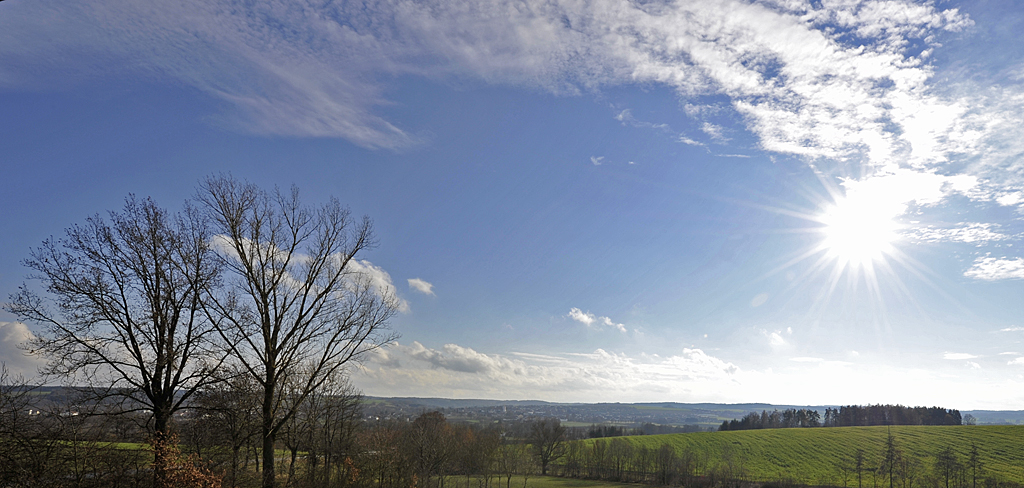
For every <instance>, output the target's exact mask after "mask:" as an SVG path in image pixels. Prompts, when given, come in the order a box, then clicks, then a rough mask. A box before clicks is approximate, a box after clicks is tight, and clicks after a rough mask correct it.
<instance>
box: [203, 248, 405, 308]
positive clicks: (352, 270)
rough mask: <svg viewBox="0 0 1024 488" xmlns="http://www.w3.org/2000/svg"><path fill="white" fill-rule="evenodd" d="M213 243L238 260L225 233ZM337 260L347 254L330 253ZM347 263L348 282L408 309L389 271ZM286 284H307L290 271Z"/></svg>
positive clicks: (305, 258)
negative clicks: (368, 289) (366, 288)
mask: <svg viewBox="0 0 1024 488" xmlns="http://www.w3.org/2000/svg"><path fill="white" fill-rule="evenodd" d="M211 241H212V242H211V244H212V246H213V248H214V249H216V250H217V251H218V252H220V253H222V254H224V255H225V256H227V257H230V258H233V259H239V255H238V253H237V252H236V251H235V249H234V247H232V245H231V243H230V241H229V239H228V238H227V237H225V236H223V235H218V236H214V237H213V238H212V240H211ZM244 245H246V246H252V248H253V249H255V245H254V244H253V243H252V242H251V241H248V240H245V241H244ZM267 251H273V252H275V253H277V254H279V255H280V257H281V259H282V260H285V258H286V257H285V255H284V253H283V252H282V251H280V250H277V249H276V248H267ZM259 253H263V251H262V250H261V251H259V252H256V251H252V252H250V255H257V254H259ZM331 257H332V259H334V260H335V263H336V264H337V265H338V266H341V264H342V263H343V262H345V256H344V255H342V254H335V255H333V256H331ZM308 260H309V256H305V255H301V254H295V255H293V256H292V264H295V265H298V264H301V263H303V262H306V261H308ZM345 266H346V275H345V278H347V279H348V280H349V282H348V284H349V285H351V286H363V285H369V288H370V289H371V290H372V291H374V292H376V294H377V295H379V296H380V297H382V298H384V299H386V300H394V303H395V305H396V306H397V308H398V310H399V311H400V312H403V313H407V312H409V302H408V301H406V300H405V299H403V298H401V296H399V295H398V290H397V289H396V288H395V284H394V283H393V282H392V281H391V275H390V274H388V272H387V271H385V270H384V269H383V268H381V267H380V266H375V265H374V264H373V263H371V262H370V261H367V260H365V259H364V260H359V259H349V260H348V261H347V264H346V265H345ZM284 283H285V284H286V285H288V286H291V287H293V288H295V289H302V288H305V287H306V286H308V285H307V284H306V283H305V282H304V281H303V280H302V279H301V278H297V277H295V276H292V275H291V274H290V273H285V276H284Z"/></svg>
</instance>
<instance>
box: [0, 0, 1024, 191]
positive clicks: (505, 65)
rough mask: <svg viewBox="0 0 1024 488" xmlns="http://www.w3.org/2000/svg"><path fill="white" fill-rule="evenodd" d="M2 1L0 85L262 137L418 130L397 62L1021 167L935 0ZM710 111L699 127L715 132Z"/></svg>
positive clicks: (955, 28)
mask: <svg viewBox="0 0 1024 488" xmlns="http://www.w3.org/2000/svg"><path fill="white" fill-rule="evenodd" d="M5 7H7V6H6V5H5ZM5 14H6V15H5V16H4V20H0V27H3V28H2V29H0V32H3V34H0V41H2V42H0V46H4V47H3V48H0V59H2V60H3V61H4V62H3V63H0V66H3V68H0V83H4V84H5V85H8V86H11V85H15V86H17V85H20V86H30V85H31V84H32V83H37V82H38V81H39V78H40V76H46V74H47V73H52V71H48V70H47V64H46V63H50V62H54V60H61V61H60V66H61V70H62V73H64V72H66V71H67V70H71V71H75V72H78V73H81V74H84V75H91V76H108V75H109V73H110V72H122V73H123V72H130V73H133V74H139V73H142V74H144V75H146V76H152V77H154V78H170V79H173V80H177V81H178V82H182V83H185V84H186V85H189V86H193V87H196V88H199V89H200V90H202V91H204V92H206V93H207V94H209V95H210V96H212V97H214V98H217V99H219V100H221V101H222V102H223V104H224V107H225V113H224V117H225V119H224V120H225V123H228V124H231V125H232V126H234V127H236V128H239V129H241V130H245V131H250V132H255V133H261V134H279V135H292V136H314V137H344V138H347V139H349V140H351V141H353V142H355V143H357V144H361V145H365V146H368V147H399V146H402V145H408V144H412V143H415V142H416V140H417V137H416V136H415V135H412V134H409V133H407V132H406V131H404V130H402V129H401V128H399V127H396V126H395V125H393V124H392V123H391V122H389V121H388V120H386V119H385V118H384V117H382V116H381V115H379V114H378V112H379V111H378V107H380V106H381V105H383V104H386V103H387V100H386V97H385V96H384V91H385V89H386V86H387V80H388V79H391V78H393V77H394V76H396V75H398V76H403V75H408V76H419V77H424V78H429V79H436V80H447V79H460V78H471V79H476V80H482V81H484V82H487V83H497V84H507V85H515V86H533V87H540V88H542V89H545V90H548V91H551V92H554V93H560V94H574V93H580V92H584V91H589V90H596V89H600V88H601V87H605V86H615V85H623V84H633V83H654V84H659V85H665V86H669V87H671V88H673V89H675V90H676V91H678V93H680V95H681V96H683V97H684V98H693V99H697V98H699V97H701V96H704V95H723V96H725V97H726V98H727V99H728V101H729V102H728V105H726V106H725V107H726V110H729V111H731V112H733V113H734V114H736V115H738V116H740V117H741V118H742V121H743V127H744V128H745V129H746V130H749V131H751V132H752V133H754V134H755V135H756V136H757V137H758V139H759V144H760V146H761V147H762V148H763V149H765V150H767V151H772V152H778V153H785V154H794V155H802V156H806V157H810V158H831V159H837V160H850V159H852V160H862V161H864V162H866V163H868V164H869V165H874V166H879V165H880V166H886V165H890V166H892V165H897V163H896V161H905V162H906V163H905V165H906V166H907V167H910V168H914V169H915V170H918V171H926V172H927V171H931V169H933V168H932V166H934V165H936V164H940V163H943V162H945V161H948V160H949V158H950V157H953V156H955V155H962V154H968V153H973V154H978V156H977V157H975V158H974V159H973V161H974V163H975V164H974V167H973V168H972V169H973V171H975V172H978V173H985V172H986V171H988V170H990V169H992V168H996V167H997V168H998V169H999V171H1005V170H1006V169H1012V170H1013V171H1015V172H1016V173H1018V174H1020V173H1021V171H1020V169H1021V168H1020V167H1018V166H1017V163H1011V162H1010V159H1009V158H1008V155H1011V154H1015V153H1014V151H1015V150H1017V149H1020V148H1021V147H1022V146H1021V143H1017V142H1014V141H1017V140H1019V139H1021V138H1020V137H1019V136H1020V129H1019V124H1017V122H1019V119H1020V117H1021V116H1020V115H1018V114H1020V113H1021V111H1019V110H1017V109H1019V108H1020V107H1021V104H1022V103H1024V102H1022V101H1021V100H1020V97H1019V93H1018V91H1017V88H1016V87H1003V88H1000V89H1001V90H1002V91H999V89H997V90H988V91H986V93H985V94H984V95H977V94H975V95H971V93H972V91H971V90H969V89H962V88H963V87H961V86H959V85H958V86H954V85H953V82H949V83H947V85H944V87H943V88H940V89H936V88H935V86H933V84H932V83H934V82H933V81H932V80H931V77H932V75H933V74H934V69H933V68H932V67H931V66H930V65H929V64H928V60H929V59H931V53H932V51H933V50H934V49H937V48H939V44H940V40H941V39H942V37H943V36H945V35H948V34H949V33H958V32H962V31H964V30H965V29H968V28H970V26H971V25H972V21H971V20H970V19H969V18H968V17H966V16H965V15H963V14H962V13H960V12H959V11H957V10H956V9H946V10H943V9H940V8H937V7H936V6H935V5H934V4H933V3H930V2H912V1H899V0H887V1H865V2H858V3H850V2H834V1H827V2H816V3H809V2H808V3H794V2H789V3H784V2H772V1H764V2H745V1H739V0H731V1H723V2H698V1H681V2H674V3H668V4H663V3H636V2H630V1H626V0H619V1H609V2H596V3H578V2H570V1H554V2H550V1H541V0H531V1H525V2H518V1H517V2H511V1H496V2H492V1H482V0H461V1H450V0H445V1H441V0H434V1H424V2H416V3H410V2H403V1H398V0H392V1H387V0H385V1H381V2H374V3H373V4H358V5H357V4H351V3H348V2H336V3H327V4H324V3H315V2H313V3H311V2H308V1H301V0H300V1H295V2H279V1H264V2H248V3H242V2H235V1H231V0H213V1H203V2H200V1H197V0H192V1H183V2H171V3H157V4H153V3H150V2H142V1H138V0H114V1H110V2H103V3H101V4H95V3H94V4H74V5H69V4H61V3H57V2H46V1H42V2H32V4H31V5H18V6H13V7H9V8H8V9H7V11H6V12H5ZM42 60H46V61H45V63H44V62H43V61H42ZM64 61H67V62H66V63H65V62H64ZM97 61H100V63H97ZM98 65H102V66H103V68H101V69H97V68H95V67H96V66H98ZM108 68H115V69H113V70H111V69H108ZM40 73H42V75H40ZM63 78H65V79H66V78H67V77H63ZM56 79H57V77H55V76H51V77H50V78H49V79H47V80H46V81H47V82H48V83H51V84H52V83H59V82H58V81H55V80H56ZM963 83H969V81H964V82H963ZM973 93H977V91H974V92H973ZM687 106H694V107H699V106H701V104H699V103H694V104H688V105H687ZM688 113H689V112H688ZM619 115H620V116H622V117H623V119H624V120H623V121H625V120H626V119H627V117H629V116H631V114H629V113H628V112H624V113H621V112H620V114H619ZM692 115H693V116H695V117H698V118H704V117H713V116H714V115H713V114H710V113H707V112H705V111H693V112H692ZM721 124H722V122H720V121H718V120H713V119H705V120H703V121H702V122H701V123H700V124H699V127H701V128H702V130H703V131H704V132H705V133H707V134H709V135H710V136H711V137H713V138H717V139H719V140H723V138H724V137H725V135H724V134H725V132H724V131H725V130H726V129H728V128H726V127H723V126H722V125H721ZM687 141H692V139H687ZM984 141H988V142H998V144H987V145H985V148H986V149H985V150H984V151H981V150H979V148H981V147H982V142H984ZM694 142H695V141H694ZM1018 153H1019V151H1018Z"/></svg>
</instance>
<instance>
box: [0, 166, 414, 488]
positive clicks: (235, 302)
mask: <svg viewBox="0 0 1024 488" xmlns="http://www.w3.org/2000/svg"><path fill="white" fill-rule="evenodd" d="M374 244H375V240H374V237H373V231H372V225H371V222H370V221H369V219H367V218H363V219H362V220H356V219H353V218H352V217H351V215H350V212H349V211H348V210H347V209H345V208H343V207H342V206H341V205H340V204H339V203H338V201H337V200H334V199H331V200H329V201H328V202H327V203H326V204H324V205H320V206H317V207H310V206H307V205H304V204H303V203H302V202H301V201H300V199H299V194H298V190H297V189H295V188H292V189H291V191H289V192H282V191H279V190H275V191H272V192H270V191H266V190H263V189H261V188H258V187H256V186H254V185H252V184H248V183H244V182H239V181H237V180H235V179H233V178H230V177H223V176H218V177H210V178H208V179H206V180H205V181H204V182H202V184H201V185H200V186H199V188H198V189H197V191H196V194H195V197H194V198H193V199H191V200H190V201H188V202H186V204H185V205H184V207H183V208H182V210H181V211H180V212H177V213H172V212H169V211H167V210H165V209H163V208H161V207H159V206H158V205H157V204H156V203H154V202H153V201H152V200H150V199H138V198H135V197H133V196H130V197H129V198H128V199H127V200H126V203H125V206H124V209H123V210H122V211H120V212H110V213H109V215H108V216H107V217H106V218H104V217H102V216H100V215H95V216H93V217H91V218H89V219H87V220H86V222H85V223H84V224H82V225H75V226H72V227H70V228H68V229H66V231H65V235H64V237H62V238H56V239H55V238H51V239H48V240H46V241H44V242H43V244H42V245H41V246H40V247H39V248H36V249H33V250H32V251H31V254H30V257H29V258H28V259H27V260H26V261H25V265H26V266H27V267H28V268H30V269H31V270H32V272H33V274H32V275H31V276H30V278H31V279H33V280H36V281H37V282H38V287H34V286H33V287H30V286H27V285H24V286H22V287H21V288H20V291H19V292H18V293H17V294H15V295H13V296H12V297H11V301H10V303H9V304H7V305H5V308H6V309H7V310H8V311H10V312H12V313H14V314H15V315H17V316H18V317H19V318H20V319H21V320H24V321H27V322H30V323H33V324H35V325H37V326H38V327H39V328H40V329H41V330H40V331H39V333H38V335H37V336H36V339H35V340H34V341H33V342H32V343H31V344H29V345H28V346H27V347H28V349H29V352H31V353H33V354H39V355H42V356H44V357H46V358H47V359H48V360H49V362H48V365H47V367H46V371H45V373H46V374H48V375H50V377H51V378H67V379H70V381H72V382H74V383H77V384H89V385H90V386H93V387H94V389H93V390H90V391H94V392H101V393H102V394H103V395H105V396H116V397H121V398H123V399H124V402H123V405H125V406H126V408H127V409H129V410H131V409H134V410H140V411H145V412H147V413H148V414H149V416H148V429H149V431H150V432H151V433H152V436H153V439H154V442H156V443H158V445H159V444H161V443H166V442H168V440H169V439H170V435H171V425H170V422H171V419H172V418H173V416H174V415H175V413H176V412H180V411H182V410H183V409H184V408H186V406H187V405H188V402H189V401H191V400H192V399H193V397H195V396H196V395H197V394H198V393H199V392H201V391H203V390H204V389H206V388H210V387H212V386H213V385H215V384H218V383H223V382H229V381H233V380H235V379H236V378H237V377H245V378H246V381H250V382H251V383H252V384H253V385H254V388H255V390H256V392H255V395H256V398H257V399H258V400H259V402H258V404H259V409H258V412H257V415H258V419H259V423H260V428H259V434H258V436H259V442H260V444H261V449H260V453H261V455H262V457H263V459H262V460H261V461H262V473H263V480H262V484H263V486H264V487H266V488H272V487H274V486H275V484H276V479H277V472H276V470H275V461H276V459H275V454H274V449H275V447H276V446H277V444H278V440H279V438H280V437H281V436H282V434H283V433H284V432H285V431H286V430H287V429H288V426H289V425H290V422H292V420H293V418H294V417H295V416H296V415H298V413H299V411H300V409H301V408H303V406H304V405H306V403H307V399H308V397H310V395H312V394H313V392H315V391H317V390H318V389H320V388H322V387H323V386H324V385H325V384H326V383H327V382H329V381H332V378H335V377H337V376H338V375H340V374H342V373H343V372H344V368H345V367H346V365H348V364H349V363H350V362H351V361H352V360H354V359H357V358H359V357H360V356H362V355H363V354H365V353H367V352H368V351H370V350H372V349H374V348H377V347H380V346H381V345H383V344H386V343H388V342H390V341H391V340H393V338H394V337H393V335H391V334H390V333H389V332H388V331H387V324H388V320H389V318H390V317H391V316H392V315H393V314H394V313H395V311H396V309H397V305H398V302H397V300H396V298H395V297H394V296H393V295H392V294H391V292H390V290H389V289H388V288H387V287H382V286H380V284H379V283H375V282H374V281H373V279H372V277H371V276H370V274H368V273H366V272H365V269H366V265H365V264H363V263H362V262H360V261H358V256H360V255H361V254H362V253H363V252H364V251H365V250H366V249H369V248H370V247H372V246H373V245H374ZM225 371H227V372H229V374H224V372H225ZM165 452H169V451H168V450H166V449H158V450H157V451H156V462H155V464H154V470H153V471H154V473H153V477H154V483H155V485H156V486H158V487H161V488H162V487H167V486H171V485H170V481H169V480H170V478H169V477H168V476H169V472H168V471H167V470H168V469H169V466H170V462H171V460H170V459H165V458H164V454H163V453H165Z"/></svg>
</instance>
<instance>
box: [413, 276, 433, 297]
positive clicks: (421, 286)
mask: <svg viewBox="0 0 1024 488" xmlns="http://www.w3.org/2000/svg"><path fill="white" fill-rule="evenodd" d="M408 281H409V288H412V289H413V290H416V291H418V292H420V293H422V294H424V295H433V294H434V285H432V284H430V283H428V282H426V281H423V280H421V279H419V278H410V279H409V280H408Z"/></svg>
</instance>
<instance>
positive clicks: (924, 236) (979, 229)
mask: <svg viewBox="0 0 1024 488" xmlns="http://www.w3.org/2000/svg"><path fill="white" fill-rule="evenodd" d="M957 225H958V226H959V227H954V228H937V227H934V226H927V227H922V228H918V229H915V230H913V231H911V232H909V233H907V236H908V237H910V238H912V239H916V240H919V241H923V242H966V243H972V244H973V243H986V242H991V241H1001V240H1006V239H1009V236H1007V235H1006V234H1001V233H999V232H995V231H993V230H992V229H993V228H999V225H998V224H983V223H978V222H961V223H959V224H957Z"/></svg>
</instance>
